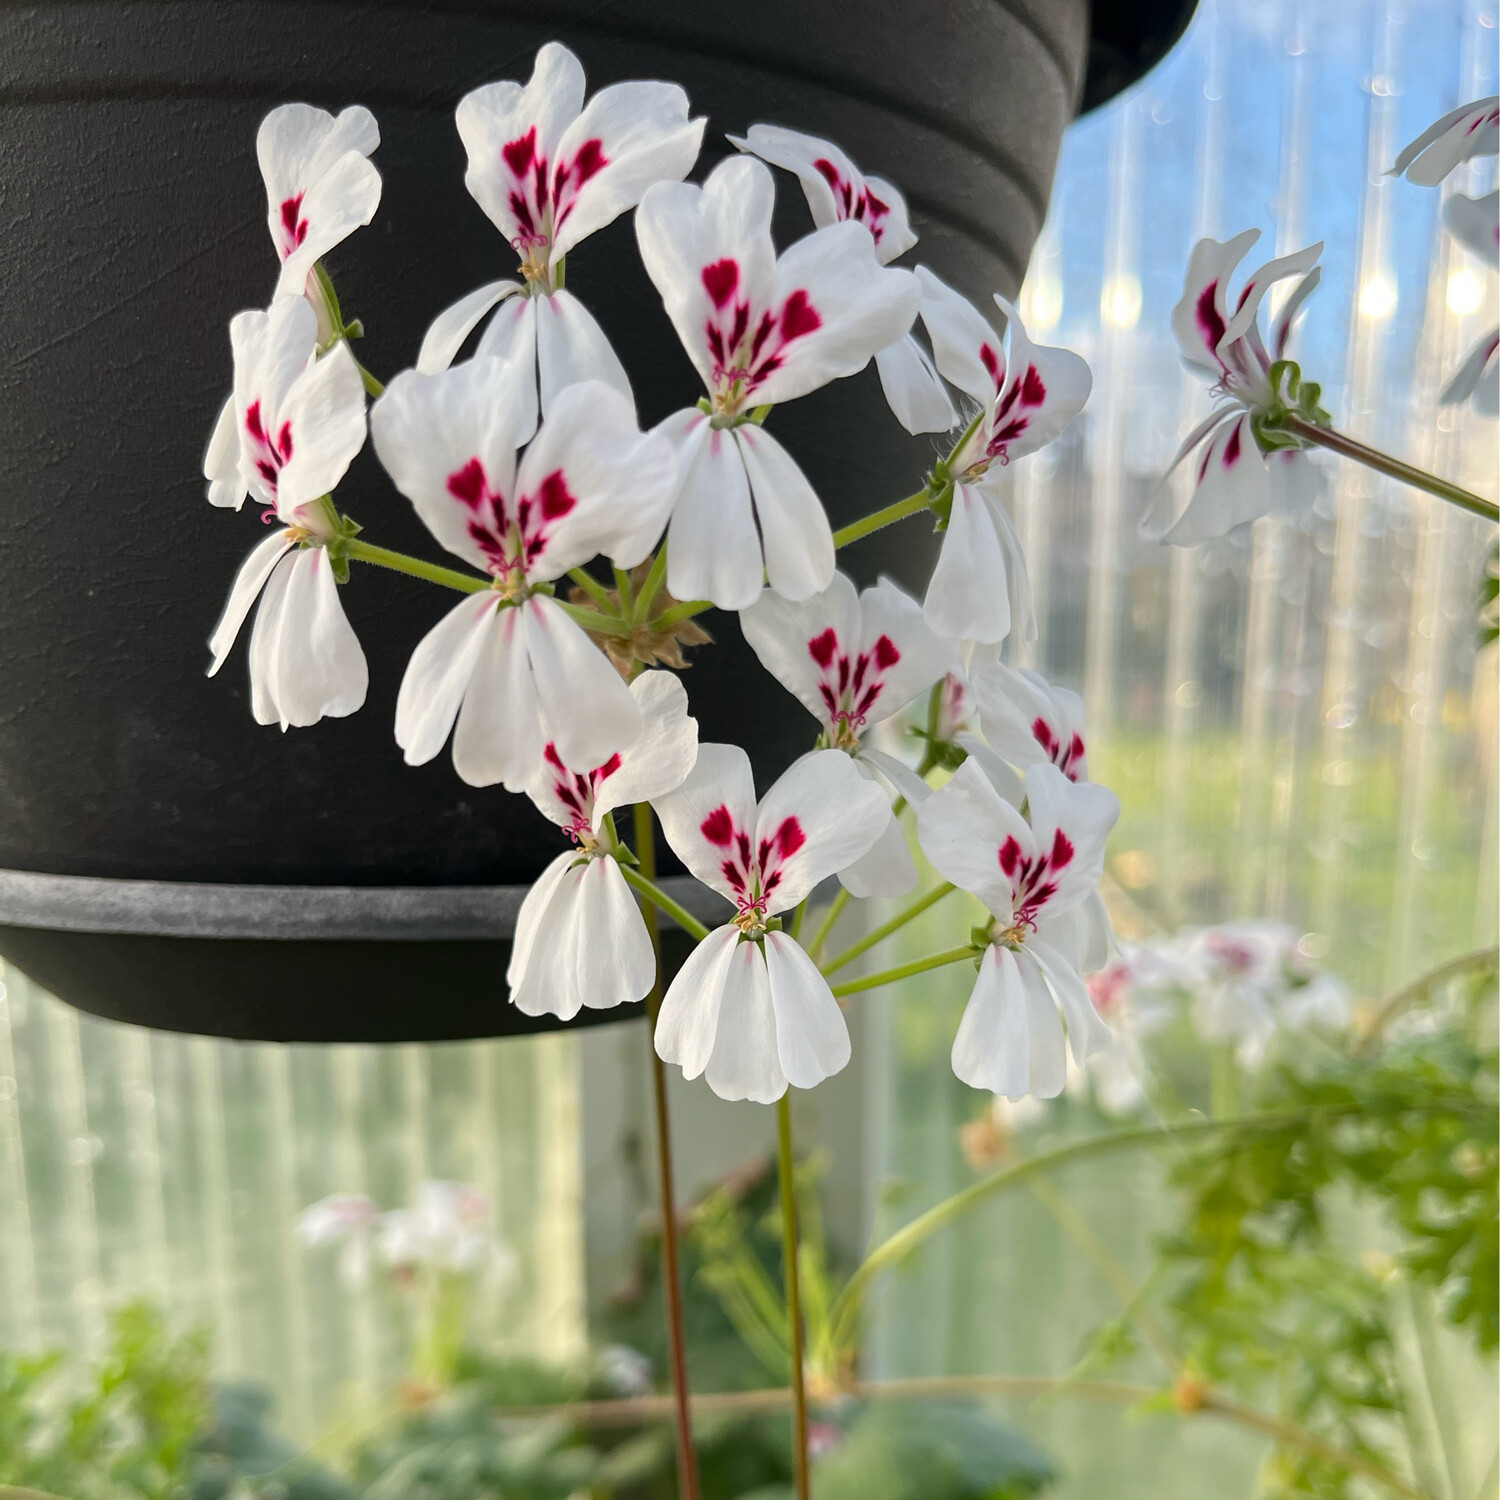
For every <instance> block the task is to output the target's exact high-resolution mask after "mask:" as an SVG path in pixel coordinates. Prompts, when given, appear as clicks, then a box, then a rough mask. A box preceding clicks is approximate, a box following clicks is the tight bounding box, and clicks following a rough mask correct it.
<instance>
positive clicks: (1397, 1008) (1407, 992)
mask: <svg viewBox="0 0 1500 1500" xmlns="http://www.w3.org/2000/svg"><path fill="white" fill-rule="evenodd" d="M1495 968H1500V948H1476V949H1475V950H1474V952H1472V953H1465V954H1462V955H1460V956H1459V957H1458V958H1450V959H1449V960H1448V961H1447V962H1446V963H1441V964H1439V965H1438V966H1437V967H1436V968H1435V969H1429V970H1428V971H1427V972H1426V973H1425V974H1420V975H1418V976H1417V978H1415V979H1413V980H1412V982H1411V983H1410V984H1404V985H1402V986H1401V988H1400V989H1399V990H1397V991H1396V992H1395V993H1394V994H1393V995H1389V996H1387V997H1386V999H1385V1000H1384V1001H1382V1002H1381V1006H1380V1009H1379V1010H1378V1011H1376V1012H1375V1018H1374V1019H1373V1020H1372V1021H1371V1022H1370V1025H1369V1029H1368V1030H1367V1031H1366V1032H1365V1034H1364V1035H1363V1036H1362V1037H1361V1038H1360V1039H1359V1043H1358V1045H1357V1046H1356V1047H1355V1049H1354V1051H1355V1054H1356V1055H1357V1056H1363V1055H1364V1054H1365V1053H1367V1052H1368V1051H1369V1050H1370V1049H1371V1048H1372V1047H1373V1046H1374V1045H1375V1043H1376V1042H1378V1041H1379V1040H1380V1037H1381V1034H1382V1033H1383V1032H1384V1031H1385V1028H1386V1027H1387V1026H1389V1025H1390V1024H1391V1022H1392V1021H1394V1020H1395V1019H1396V1017H1397V1016H1399V1015H1400V1014H1401V1013H1402V1012H1403V1011H1405V1010H1407V1009H1408V1008H1409V1007H1410V1006H1412V1005H1414V1004H1416V1003H1417V1002H1418V1001H1420V1000H1423V999H1425V998H1426V996H1427V995H1428V993H1429V992H1430V991H1432V990H1434V989H1437V988H1438V986H1440V985H1444V984H1448V983H1450V982H1451V981H1453V980H1455V979H1458V978H1459V977H1460V976H1462V975H1464V974H1471V973H1477V972H1479V971H1480V970H1483V969H1495Z"/></svg>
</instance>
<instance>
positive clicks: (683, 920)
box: [620, 850, 708, 943]
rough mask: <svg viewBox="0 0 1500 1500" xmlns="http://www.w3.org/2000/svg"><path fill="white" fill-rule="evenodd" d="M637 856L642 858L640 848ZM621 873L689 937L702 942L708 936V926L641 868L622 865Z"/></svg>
mask: <svg viewBox="0 0 1500 1500" xmlns="http://www.w3.org/2000/svg"><path fill="white" fill-rule="evenodd" d="M636 858H638V859H639V858H640V851H639V850H637V851H636ZM620 873H621V874H622V875H623V876H624V877H625V883H626V885H628V886H629V887H630V888H631V889H632V890H634V891H635V892H636V893H637V894H639V895H642V896H644V897H645V898H646V900H647V901H649V902H650V903H651V904H652V905H653V906H656V907H658V908H660V909H661V910H662V911H664V912H665V913H666V914H667V915H668V916H669V917H671V919H672V920H673V921H674V922H675V923H676V924H677V925H678V926H679V927H680V928H682V930H683V931H684V932H685V933H687V934H688V936H689V937H691V938H695V939H696V940H697V941H698V942H700V943H701V942H702V941H703V939H704V938H706V937H707V936H708V928H706V927H705V926H704V925H703V923H702V922H700V921H699V920H698V919H697V917H695V916H694V915H693V914H692V913H691V912H690V911H688V910H687V908H686V907H683V906H679V905H678V904H677V903H676V902H675V901H674V900H673V899H672V898H671V897H670V896H669V895H668V894H667V893H666V892H665V891H664V890H662V888H661V887H660V886H659V885H657V884H656V882H655V881H653V880H652V879H650V878H649V877H648V876H646V875H644V874H642V873H641V871H639V870H632V869H631V868H630V866H629V865H621V866H620Z"/></svg>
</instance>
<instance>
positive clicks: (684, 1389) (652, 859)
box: [620, 802, 699, 1500]
mask: <svg viewBox="0 0 1500 1500" xmlns="http://www.w3.org/2000/svg"><path fill="white" fill-rule="evenodd" d="M635 857H636V859H637V860H638V861H639V862H640V868H641V871H642V879H643V880H645V881H647V882H648V883H649V882H650V880H651V877H652V876H653V875H655V874H656V825H655V823H654V821H653V819H652V816H651V804H650V803H649V802H637V803H636V804H635ZM620 868H621V869H622V870H625V871H627V873H630V874H633V873H635V872H634V871H632V870H630V867H629V866H627V865H622V866H621V867H620ZM641 915H642V917H643V918H644V919H645V923H646V931H647V933H648V934H649V935H650V938H651V947H652V951H653V952H654V953H655V954H656V982H655V983H654V984H653V985H652V986H651V993H650V994H649V995H647V996H646V1017H647V1022H648V1025H647V1032H646V1046H647V1048H648V1050H649V1051H650V1053H651V1092H652V1100H653V1104H654V1107H655V1111H656V1176H657V1190H658V1196H659V1201H660V1207H661V1279H662V1303H663V1305H664V1307H665V1310H666V1319H667V1350H668V1362H669V1363H670V1365H671V1374H672V1417H673V1427H674V1430H675V1432H676V1437H677V1480H678V1484H679V1485H680V1486H681V1493H682V1500H698V1496H699V1485H698V1455H697V1453H696V1452H695V1451H694V1448H693V1416H692V1409H691V1407H690V1405H689V1402H688V1369H687V1340H686V1338H685V1337H684V1334H683V1326H682V1282H681V1272H680V1271H679V1269H678V1260H679V1257H678V1253H677V1251H678V1245H677V1202H676V1194H675V1192H674V1191H673V1187H672V1131H671V1119H670V1117H669V1115H668V1113H667V1070H666V1066H665V1065H664V1064H663V1062H662V1060H661V1058H660V1057H658V1056H657V1053H656V1017H657V1015H658V1013H659V1012H660V1010H661V932H660V930H659V928H658V926H657V921H656V909H655V907H654V906H652V905H651V904H650V902H646V903H644V904H643V905H642V908H641Z"/></svg>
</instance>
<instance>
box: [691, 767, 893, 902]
mask: <svg viewBox="0 0 1500 1500" xmlns="http://www.w3.org/2000/svg"><path fill="white" fill-rule="evenodd" d="M699 754H700V758H701V755H702V752H701V751H700V752H699ZM890 817H891V809H890V804H889V803H888V802H887V801H886V797H885V792H884V790H883V789H882V788H881V787H880V786H879V785H877V784H876V783H875V782H874V781H873V780H871V779H869V777H868V776H866V775H864V774H862V773H861V771H860V769H859V767H858V766H857V765H855V763H854V762H853V761H852V760H851V759H850V758H849V757H848V756H847V755H846V754H845V753H844V752H843V751H842V750H814V751H812V752H811V753H810V754H808V755H804V756H802V757H801V759H800V760H796V761H794V762H793V763H792V764H791V766H789V767H788V768H787V770H785V771H784V772H783V773H782V774H781V776H780V777H779V778H778V779H777V780H776V782H775V784H774V785H773V786H772V787H771V789H770V790H769V791H768V792H767V793H766V795H765V796H764V797H763V798H762V799H761V802H760V807H759V808H758V809H757V811H756V823H755V842H757V843H759V842H760V841H762V840H766V839H776V838H777V837H778V835H779V834H780V832H781V830H782V828H783V826H784V825H785V824H786V823H787V822H788V821H794V822H795V823H796V824H797V826H798V828H799V829H800V830H801V834H802V843H801V845H800V847H798V848H797V850H796V851H795V852H794V853H792V854H790V855H789V856H787V857H786V858H784V859H783V860H782V861H781V864H780V866H779V870H780V876H781V878H780V881H779V883H778V884H777V886H776V889H775V891H774V892H773V893H772V894H771V897H770V899H769V900H768V901H767V903H766V913H767V915H769V916H774V915H775V914H776V913H777V912H779V911H790V910H791V908H792V907H794V906H796V905H797V903H798V902H799V901H801V900H802V899H803V898H804V897H806V896H808V895H810V894H811V893H812V890H813V888H814V887H815V886H816V885H817V884H818V883H819V882H820V881H823V880H826V879H827V878H828V877H829V876H830V875H837V874H838V873H839V871H840V870H844V869H847V868H848V867H849V866H850V865H852V864H853V863H854V861H855V860H857V859H858V858H860V856H861V855H863V854H865V853H867V852H868V851H869V849H870V847H871V845H873V844H874V842H875V840H876V839H878V838H879V837H880V835H881V834H882V833H883V832H884V831H885V828H886V825H887V824H888V823H889V822H890ZM674 847H675V845H674Z"/></svg>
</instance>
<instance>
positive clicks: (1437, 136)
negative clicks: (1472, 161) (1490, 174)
mask: <svg viewBox="0 0 1500 1500" xmlns="http://www.w3.org/2000/svg"><path fill="white" fill-rule="evenodd" d="M1497 119H1500V96H1496V95H1494V94H1491V95H1490V97H1489V98H1488V99H1476V100H1475V101H1474V102H1473V103H1472V104H1461V105H1459V107H1458V108H1457V109H1455V110H1450V111H1449V113H1447V114H1446V115H1444V116H1443V117H1442V119H1440V120H1435V121H1434V122H1433V123H1432V124H1431V125H1429V126H1428V127H1427V129H1426V130H1424V131H1423V132H1422V133H1421V135H1419V136H1418V137H1417V138H1416V140H1414V141H1412V142H1411V143H1410V144H1409V145H1407V146H1406V147H1405V148H1403V150H1402V152H1401V154H1400V155H1399V156H1398V157H1397V158H1396V161H1395V165H1394V166H1392V167H1391V169H1390V170H1391V172H1393V173H1395V174H1396V175H1397V176H1399V175H1400V174H1401V173H1403V172H1404V173H1405V174H1406V180H1407V181H1408V182H1415V183H1416V184H1418V186H1420V187H1436V186H1437V184H1438V183H1440V182H1441V181H1442V180H1443V178H1445V177H1446V176H1447V175H1448V174H1449V173H1450V172H1451V171H1452V170H1453V169H1454V167H1456V166H1457V165H1458V164H1459V163H1460V162H1464V161H1468V160H1469V158H1470V157H1473V156H1483V155H1489V156H1493V155H1494V153H1495V147H1496V142H1497V138H1500V136H1497Z"/></svg>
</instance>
